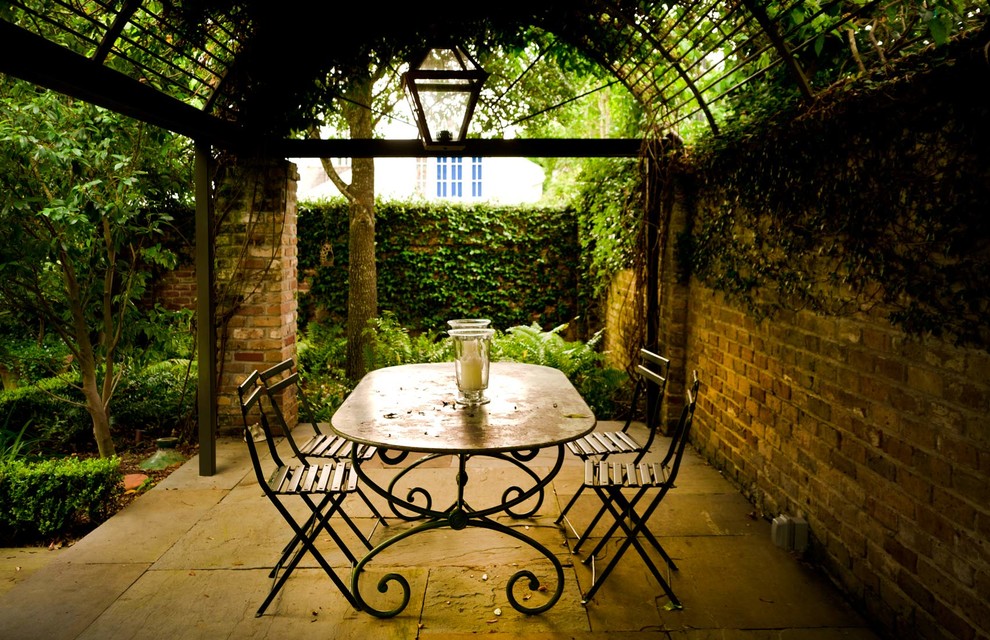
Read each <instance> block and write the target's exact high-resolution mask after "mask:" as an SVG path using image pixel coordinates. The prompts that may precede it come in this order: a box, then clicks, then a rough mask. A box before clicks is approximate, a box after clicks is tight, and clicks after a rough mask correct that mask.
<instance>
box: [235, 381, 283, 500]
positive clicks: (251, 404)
mask: <svg viewBox="0 0 990 640" xmlns="http://www.w3.org/2000/svg"><path fill="white" fill-rule="evenodd" d="M258 379H259V376H258V372H257V370H255V371H252V372H251V374H250V375H248V377H247V378H245V379H244V381H243V382H241V383H240V384H239V385H237V399H238V401H239V402H240V405H241V419H242V420H243V421H244V440H245V441H246V442H247V446H248V452H249V453H250V455H251V465H252V466H253V467H254V473H255V475H256V476H257V478H258V484H260V485H261V486H262V487H265V488H266V489H267V487H268V478H267V477H266V476H265V472H264V470H263V469H262V468H261V458H260V456H259V455H258V445H257V443H256V442H255V440H254V434H253V433H252V432H251V424H253V422H252V416H254V415H256V416H257V418H258V422H257V423H258V424H259V425H260V427H261V431H262V433H263V434H264V436H265V442H266V443H267V444H268V451H269V453H270V454H271V456H272V460H273V461H274V462H275V464H276V465H277V466H279V467H282V466H285V465H284V463H283V462H282V459H281V458H280V457H279V455H278V451H276V449H275V440H274V438H273V437H272V430H271V427H270V426H269V424H268V418H267V416H266V415H265V410H264V408H263V407H262V406H261V399H262V396H264V395H265V393H264V391H265V390H264V389H263V388H262V387H261V385H259V384H258Z"/></svg>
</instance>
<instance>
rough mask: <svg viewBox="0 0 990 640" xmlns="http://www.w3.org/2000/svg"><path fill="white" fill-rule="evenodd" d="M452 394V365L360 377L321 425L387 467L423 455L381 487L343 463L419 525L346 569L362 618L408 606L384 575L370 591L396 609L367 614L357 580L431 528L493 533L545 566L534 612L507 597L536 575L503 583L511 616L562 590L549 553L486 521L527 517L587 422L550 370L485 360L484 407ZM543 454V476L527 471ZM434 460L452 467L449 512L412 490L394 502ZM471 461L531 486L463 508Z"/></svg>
mask: <svg viewBox="0 0 990 640" xmlns="http://www.w3.org/2000/svg"><path fill="white" fill-rule="evenodd" d="M456 391H457V386H456V383H455V380H454V365H453V363H439V364H409V365H400V366H395V367H386V368H383V369H376V370H374V371H371V372H370V373H368V374H367V375H365V376H364V378H362V380H361V382H360V383H358V385H357V387H355V388H354V390H353V391H352V392H351V393H350V395H348V397H347V398H346V399H345V400H344V403H343V404H342V405H341V406H340V408H339V409H338V410H337V411H336V412H335V413H334V415H333V417H332V419H331V426H332V428H333V430H334V431H336V432H337V433H339V434H340V435H342V436H344V437H345V438H348V439H349V440H352V441H354V442H357V443H361V444H368V445H372V446H375V447H379V449H380V453H381V457H382V459H383V460H385V461H386V462H388V461H389V460H390V459H389V457H388V456H389V453H388V452H396V457H395V460H401V459H403V458H404V457H405V456H406V455H408V453H410V452H412V453H421V454H423V455H422V456H421V457H420V458H419V459H417V460H415V461H413V462H412V463H411V464H409V465H408V466H405V467H403V468H402V469H400V470H399V471H398V472H397V473H396V475H395V476H393V477H392V479H391V480H390V481H389V483H388V485H387V486H383V485H382V484H380V483H377V482H375V481H374V480H373V479H372V478H371V477H369V475H368V474H367V473H366V471H365V470H363V469H362V468H361V461H360V460H358V459H357V458H356V457H355V459H354V461H353V462H354V466H355V468H356V469H357V471H358V475H359V476H360V478H361V480H362V481H363V482H364V483H365V484H366V486H367V487H369V488H370V489H371V490H373V491H375V492H376V493H378V494H379V495H381V496H382V497H384V498H385V499H386V500H387V502H388V504H389V507H390V508H391V510H392V512H393V513H394V514H396V516H398V517H400V518H402V519H405V520H410V521H414V520H421V522H420V523H419V524H417V525H416V526H414V527H413V528H411V529H407V530H405V531H403V532H402V533H399V534H397V535H395V536H392V537H391V538H388V539H387V540H385V541H383V542H382V543H380V544H378V545H377V546H375V547H374V548H373V549H371V550H370V551H369V552H368V553H367V554H366V555H365V556H364V557H363V558H362V559H361V560H360V561H359V562H358V563H357V564H356V565H355V567H354V570H353V573H352V578H351V590H352V592H353V593H354V596H355V598H356V600H357V602H358V603H359V605H360V607H361V609H362V610H363V611H367V612H368V613H370V614H371V615H374V616H377V617H383V618H384V617H391V616H395V615H397V614H398V613H400V612H401V611H402V610H403V609H405V607H406V605H407V604H408V603H409V598H410V586H409V582H408V580H406V578H405V577H404V576H402V575H401V574H399V573H397V572H392V573H388V574H386V575H385V576H384V577H382V578H381V580H379V581H378V584H377V585H376V588H377V590H378V591H379V592H381V593H387V592H388V591H389V590H390V588H391V587H392V586H393V585H394V586H397V587H398V588H399V590H400V591H401V594H400V596H399V603H398V604H397V605H396V606H395V607H392V608H389V609H377V608H375V607H372V606H370V605H369V604H368V603H367V601H366V600H365V599H364V597H362V595H361V581H360V578H361V576H362V574H363V570H364V568H365V566H366V565H367V564H368V563H369V562H370V561H371V560H373V559H374V558H375V557H376V556H377V555H378V554H380V553H381V552H382V551H384V550H385V549H387V548H389V547H391V546H392V545H394V544H397V543H399V542H401V541H402V540H405V539H407V538H409V537H410V536H414V535H416V534H419V533H422V532H425V531H430V530H433V529H437V528H439V527H448V528H450V529H454V530H461V529H465V528H468V527H478V528H484V529H489V530H492V531H497V532H500V533H502V534H505V535H508V536H511V537H513V538H515V539H517V540H519V541H521V542H523V543H525V544H527V545H529V546H530V547H532V548H533V549H535V550H537V551H538V552H539V553H540V554H541V555H542V556H544V557H545V558H546V559H547V560H548V561H549V562H550V563H551V565H553V568H554V571H555V573H556V577H557V585H556V588H555V589H554V590H553V592H552V593H551V595H550V597H549V599H548V600H547V601H546V602H544V603H543V604H540V605H537V606H527V605H526V604H524V603H523V602H520V600H519V599H518V598H516V596H515V594H514V588H515V585H516V584H517V583H518V582H519V581H520V580H523V579H525V580H527V581H528V585H529V588H530V589H531V590H533V591H536V590H539V589H540V581H539V579H538V578H537V576H536V575H535V574H534V573H533V572H532V571H529V570H526V569H523V570H520V571H517V572H516V573H515V574H513V575H512V577H510V579H509V581H508V585H507V586H506V593H507V596H508V599H509V602H510V603H511V605H512V606H513V608H515V609H516V610H517V611H520V612H522V613H526V614H537V613H542V612H544V611H546V610H548V609H549V608H551V607H552V606H553V605H554V604H556V603H557V601H558V600H559V599H560V595H561V593H562V592H563V583H564V571H563V567H562V566H561V563H560V560H558V559H557V557H556V556H555V555H554V554H553V552H551V551H550V550H549V549H547V548H546V547H545V546H543V545H542V544H540V543H539V542H537V541H536V540H534V539H533V538H531V537H530V536H527V535H526V534H525V533H522V532H520V531H519V530H517V529H514V528H511V527H507V526H506V525H504V524H502V523H500V522H497V521H496V520H495V519H494V518H493V516H495V515H496V514H502V513H505V514H508V515H510V516H512V517H513V518H522V517H528V516H530V515H532V514H533V513H535V512H536V511H537V510H538V509H539V508H540V506H541V505H542V502H543V497H544V490H545V488H546V487H547V485H548V484H549V483H550V481H552V480H553V478H554V477H555V476H556V475H557V473H558V472H559V471H560V468H561V465H562V464H563V460H564V455H565V448H564V444H565V443H567V442H570V441H571V440H576V439H577V438H580V437H582V436H584V435H587V434H588V433H590V432H591V431H592V430H594V428H595V416H594V414H593V413H592V411H591V409H590V408H589V407H588V405H587V404H586V403H585V401H584V399H583V398H582V397H581V394H579V393H578V391H577V390H576V389H575V388H574V386H573V385H572V384H571V382H570V381H569V380H568V379H567V376H565V375H564V374H563V373H562V372H561V371H559V370H558V369H554V368H551V367H545V366H540V365H531V364H522V363H514V362H493V363H492V364H491V372H490V379H489V388H488V390H487V391H486V396H487V397H488V398H489V399H490V402H488V403H487V404H483V405H480V406H470V407H469V406H464V405H459V404H457V403H456V400H455V398H456ZM549 448H553V449H555V450H556V458H555V460H554V463H553V466H552V467H551V468H550V470H549V472H546V473H545V474H543V475H541V474H540V473H537V472H536V471H534V470H533V469H532V468H530V467H529V466H527V464H526V463H527V462H529V461H531V460H532V459H534V458H535V457H536V455H537V454H538V453H539V452H540V450H543V449H549ZM353 449H355V450H356V449H357V448H356V447H354V448H353ZM443 456H453V457H456V459H457V473H456V474H455V475H454V478H453V483H454V487H453V488H454V493H455V498H454V499H453V501H452V502H451V503H450V504H449V505H446V506H443V507H435V506H434V504H433V502H434V499H433V496H432V495H431V493H430V491H429V490H428V489H426V488H424V487H414V488H412V489H410V490H409V491H408V492H407V493H406V494H405V495H404V496H399V495H397V494H396V490H395V488H396V486H397V483H398V482H399V481H400V480H401V479H402V478H404V477H407V476H408V474H409V473H410V471H412V470H413V469H417V468H420V467H421V466H422V465H424V464H426V463H428V462H430V461H432V460H435V459H436V458H438V457H443ZM475 457H485V458H494V459H498V460H501V461H505V462H509V463H511V464H512V465H513V466H515V467H516V468H517V469H519V470H520V471H521V472H522V473H523V476H524V477H526V478H528V481H529V482H531V483H532V484H531V485H527V486H519V485H511V486H507V487H505V489H504V491H503V492H502V497H501V501H500V502H498V503H496V504H491V505H475V504H471V503H469V501H468V500H466V498H465V488H466V487H467V484H468V477H469V476H468V472H467V467H468V463H469V461H470V460H471V459H472V458H475ZM531 498H535V505H534V506H530V507H529V508H527V509H526V510H524V511H520V510H518V509H519V507H521V505H523V503H526V502H527V501H530V499H531Z"/></svg>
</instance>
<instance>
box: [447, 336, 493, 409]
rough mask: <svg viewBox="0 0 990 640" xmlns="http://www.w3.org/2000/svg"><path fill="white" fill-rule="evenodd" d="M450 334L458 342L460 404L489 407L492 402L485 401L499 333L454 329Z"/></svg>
mask: <svg viewBox="0 0 990 640" xmlns="http://www.w3.org/2000/svg"><path fill="white" fill-rule="evenodd" d="M447 333H448V334H449V335H450V338H451V339H452V340H453V341H454V373H455V375H456V377H457V392H458V395H457V402H459V403H460V404H466V405H480V404H485V403H487V402H488V401H489V399H488V398H486V397H485V390H486V389H487V388H488V369H489V365H490V364H491V358H490V354H491V347H492V336H493V335H495V330H494V329H488V328H485V327H475V328H468V329H463V328H462V329H451V330H450V331H448V332H447Z"/></svg>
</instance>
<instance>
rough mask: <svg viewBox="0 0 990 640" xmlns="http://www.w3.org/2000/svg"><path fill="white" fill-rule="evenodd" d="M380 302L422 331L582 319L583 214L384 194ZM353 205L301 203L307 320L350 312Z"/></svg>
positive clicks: (379, 218) (379, 208) (378, 215)
mask: <svg viewBox="0 0 990 640" xmlns="http://www.w3.org/2000/svg"><path fill="white" fill-rule="evenodd" d="M375 219H376V227H375V237H376V259H377V267H378V307H379V309H381V310H382V311H388V312H392V313H393V314H395V316H396V317H397V318H398V319H399V320H400V322H401V323H402V324H403V325H404V326H406V327H408V328H409V329H411V330H414V331H422V330H430V329H433V330H437V329H441V328H444V327H445V326H446V324H445V323H446V321H447V320H448V319H450V318H455V317H477V316H484V317H486V318H491V319H492V323H493V325H494V326H497V327H510V326H516V325H526V326H528V325H531V324H533V323H536V324H538V325H540V326H542V327H549V326H557V325H560V324H564V323H569V322H572V321H573V320H574V319H575V318H577V317H578V316H581V315H583V314H586V313H587V312H588V302H587V300H588V295H587V294H585V293H583V292H582V291H581V288H582V283H581V277H580V275H579V274H580V265H581V245H580V242H579V239H578V219H577V214H576V212H575V211H574V210H573V209H570V208H539V207H536V208H533V207H515V206H498V205H490V204H474V205H460V204H449V203H419V202H417V203H411V202H400V201H387V202H386V201H379V202H378V203H377V204H376V208H375ZM347 239H348V205H347V202H346V201H345V200H344V199H343V198H335V199H332V200H329V201H320V202H318V203H300V205H299V219H298V250H299V272H300V281H301V282H303V283H304V284H303V287H302V289H303V291H304V293H303V294H301V295H300V322H301V323H302V324H303V325H305V323H306V322H307V321H309V320H313V319H315V318H328V319H330V320H331V321H333V322H337V323H341V324H343V323H344V322H345V320H346V317H347V266H348V253H347Z"/></svg>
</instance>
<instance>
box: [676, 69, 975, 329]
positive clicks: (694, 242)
mask: <svg viewBox="0 0 990 640" xmlns="http://www.w3.org/2000/svg"><path fill="white" fill-rule="evenodd" d="M942 55H945V56H946V57H944V58H943V57H942ZM950 61H951V62H950ZM897 77H898V78H899V79H898V80H896V81H893V82H888V83H884V84H882V85H878V86H874V87H872V88H870V89H868V90H856V91H853V90H847V91H839V92H837V93H836V94H835V95H832V96H826V97H824V98H822V99H819V101H818V102H817V105H816V107H815V108H814V109H813V110H811V111H807V112H796V111H789V112H787V113H783V114H781V115H779V116H777V117H776V118H774V119H773V120H772V121H762V122H759V123H752V124H751V125H747V127H746V128H745V129H741V130H736V131H731V132H729V133H727V134H726V135H724V136H723V137H722V138H720V139H719V140H715V141H711V143H710V144H709V145H707V146H705V147H702V149H703V151H702V152H700V153H697V154H696V155H695V156H694V157H693V159H692V161H691V164H690V168H689V169H686V168H685V169H683V173H682V174H681V176H682V177H683V178H685V181H684V182H685V184H686V185H689V187H688V189H687V194H688V196H687V201H688V203H689V204H688V207H689V210H690V211H692V213H693V215H694V216H695V220H694V223H693V230H692V232H691V234H690V235H688V236H685V237H683V238H682V243H681V244H682V246H683V248H684V249H685V250H686V252H687V254H688V256H689V261H690V263H691V268H692V270H693V272H694V274H695V275H696V276H697V277H698V278H699V279H701V281H702V282H704V283H705V284H706V285H708V286H710V287H712V288H714V289H717V290H720V291H723V292H725V293H726V294H727V295H728V296H729V297H730V298H733V299H735V300H737V301H739V302H742V303H743V304H744V305H745V306H747V308H748V309H749V310H750V311H751V313H752V314H753V315H754V316H756V317H758V318H764V317H768V316H772V315H773V314H774V313H775V312H777V311H778V310H780V309H784V308H787V309H800V308H806V309H811V310H814V311H818V312H822V313H827V314H844V313H852V312H855V311H861V310H869V309H874V308H876V309H879V310H881V311H882V312H884V313H886V314H887V316H888V317H889V319H890V321H891V322H892V323H893V324H895V325H898V326H900V327H901V328H903V329H904V330H905V331H907V332H909V333H913V334H927V333H930V334H934V335H942V336H945V337H947V338H950V339H952V340H954V341H956V342H960V343H970V344H979V345H984V346H986V345H988V344H990V320H988V315H987V313H988V311H990V309H988V301H990V295H988V294H990V290H988V288H990V104H988V103H987V102H986V101H982V100H975V99H973V95H972V90H971V87H973V86H974V85H975V84H985V83H987V82H988V80H990V78H988V72H987V67H986V64H985V62H984V63H982V64H981V63H980V61H979V59H978V56H975V55H974V56H972V57H968V56H967V55H966V54H965V52H963V53H962V54H961V55H956V56H952V55H951V54H950V51H947V50H940V56H939V57H938V58H927V59H924V61H923V63H922V64H921V66H920V67H919V68H916V69H914V70H912V71H910V72H907V73H902V74H898V75H897Z"/></svg>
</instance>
